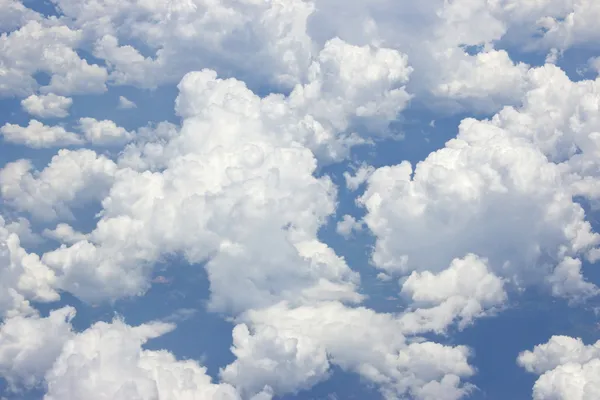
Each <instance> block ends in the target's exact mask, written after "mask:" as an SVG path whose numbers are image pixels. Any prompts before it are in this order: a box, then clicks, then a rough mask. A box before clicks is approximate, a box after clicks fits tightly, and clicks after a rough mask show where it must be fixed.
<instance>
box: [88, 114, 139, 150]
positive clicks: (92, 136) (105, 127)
mask: <svg viewBox="0 0 600 400" xmlns="http://www.w3.org/2000/svg"><path fill="white" fill-rule="evenodd" d="M79 129H80V130H81V132H82V133H83V135H84V136H85V138H86V139H87V141H88V142H90V143H91V144H92V145H100V146H107V145H119V144H121V145H122V144H125V143H127V142H129V141H130V140H131V139H132V138H133V133H131V132H128V131H127V130H125V129H124V128H121V127H120V126H117V124H115V123H114V122H113V121H110V120H104V121H98V120H96V119H94V118H80V119H79Z"/></svg>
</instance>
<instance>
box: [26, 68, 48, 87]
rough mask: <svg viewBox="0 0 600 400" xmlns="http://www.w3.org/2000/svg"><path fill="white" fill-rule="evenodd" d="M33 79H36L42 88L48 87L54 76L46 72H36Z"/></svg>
mask: <svg viewBox="0 0 600 400" xmlns="http://www.w3.org/2000/svg"><path fill="white" fill-rule="evenodd" d="M31 77H32V78H33V79H35V81H36V82H37V84H38V85H40V86H48V85H49V84H50V80H51V79H52V75H50V74H49V73H47V72H45V71H38V72H35V73H34V74H33V75H32V76H31Z"/></svg>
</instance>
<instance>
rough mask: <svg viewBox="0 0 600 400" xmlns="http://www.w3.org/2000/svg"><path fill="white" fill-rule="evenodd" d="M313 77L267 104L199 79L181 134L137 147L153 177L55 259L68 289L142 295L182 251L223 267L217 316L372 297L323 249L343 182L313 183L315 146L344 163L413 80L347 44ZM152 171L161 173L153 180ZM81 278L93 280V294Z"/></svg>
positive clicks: (187, 90)
mask: <svg viewBox="0 0 600 400" xmlns="http://www.w3.org/2000/svg"><path fill="white" fill-rule="evenodd" d="M346 58H348V60H346ZM353 58H356V59H357V60H358V61H357V63H356V65H354V66H353V64H352V62H351V60H352V59H353ZM369 62H371V68H372V73H370V74H369V75H368V76H366V77H361V76H360V74H359V73H360V69H359V68H358V67H360V66H361V65H363V64H365V65H366V64H368V63H369ZM313 70H314V73H313V78H311V83H309V84H308V85H306V86H297V87H296V88H295V89H294V91H293V92H292V93H291V94H290V96H289V97H283V96H281V95H270V96H268V97H266V98H262V99H261V98H259V97H258V96H256V95H255V94H254V93H252V92H251V91H250V90H248V89H247V88H246V87H245V85H244V84H243V83H242V82H239V81H237V80H234V79H228V80H220V79H217V77H216V74H215V73H214V72H213V71H206V70H205V71H202V72H194V73H190V74H188V75H187V76H186V77H185V78H184V79H183V80H182V82H181V83H180V85H179V90H180V94H179V96H178V98H177V101H176V110H177V112H178V114H179V115H180V116H182V117H183V118H184V121H183V124H182V128H181V131H180V132H177V131H175V130H174V129H173V128H172V127H171V126H168V125H166V126H165V127H163V128H160V129H159V130H156V131H155V132H154V133H148V134H146V136H147V138H142V139H141V142H140V143H137V144H134V145H133V146H130V147H128V150H127V151H126V152H125V157H126V160H127V161H126V162H125V164H124V165H132V163H134V164H135V165H137V166H139V167H140V170H139V172H137V171H133V170H131V169H128V168H123V169H122V170H120V171H119V173H117V174H115V178H116V180H115V182H114V184H113V185H112V187H111V189H110V192H109V193H108V196H107V197H106V198H105V199H104V200H103V202H102V205H103V208H104V210H103V212H102V218H101V219H100V221H99V223H98V225H97V227H96V229H95V230H94V231H92V232H91V233H90V235H89V241H80V242H77V243H75V244H73V245H72V246H71V247H66V248H60V249H57V250H55V251H52V252H48V253H47V254H46V255H44V260H45V261H46V262H48V263H49V264H50V265H52V266H53V267H54V268H56V269H57V270H59V271H64V275H63V276H62V278H61V287H62V288H63V289H66V290H70V291H73V292H74V293H75V294H76V295H78V296H83V297H84V298H86V299H90V300H91V299H94V300H96V299H99V298H105V297H107V296H108V297H110V298H112V297H113V296H117V297H119V296H123V295H130V294H138V293H141V292H143V291H144V290H145V288H147V287H148V284H149V282H148V280H149V273H150V271H151V267H152V264H153V263H154V262H156V260H157V259H158V258H159V257H160V255H161V254H165V253H170V252H181V253H183V254H184V255H185V256H186V258H187V259H188V261H190V262H192V263H197V262H201V261H204V260H206V259H207V258H208V257H209V255H210V256H211V259H210V261H209V262H208V264H207V267H206V268H207V270H208V273H209V276H210V279H211V292H212V301H211V304H212V307H213V308H215V309H219V310H230V311H233V312H239V311H240V309H241V310H245V309H247V308H248V307H252V306H255V307H258V306H265V305H269V304H272V303H273V302H275V301H279V300H281V297H282V296H283V297H284V298H287V299H290V300H291V299H296V301H301V300H302V299H306V298H313V299H321V300H326V299H344V300H349V301H357V300H358V299H360V296H359V295H358V294H356V293H355V291H354V288H355V285H356V284H357V282H358V280H357V279H358V277H357V275H356V274H355V273H353V272H352V271H351V270H350V269H349V268H348V267H347V265H346V264H345V262H344V261H343V260H342V259H340V258H339V257H337V256H336V255H335V254H334V253H333V251H332V250H331V249H329V248H328V247H327V246H325V245H323V244H322V243H321V242H319V241H317V240H316V234H317V230H318V228H319V226H321V225H322V224H323V223H324V222H325V219H326V217H327V216H328V215H330V214H331V213H332V212H333V209H334V206H335V189H334V187H333V185H332V183H331V181H330V179H329V178H326V177H323V178H315V177H314V176H313V173H314V171H315V168H316V160H315V158H314V156H313V154H312V153H311V151H310V150H309V148H312V149H314V151H315V152H317V154H322V156H323V158H324V159H326V160H330V159H337V158H339V157H340V156H342V155H343V154H345V152H347V150H348V146H350V145H351V144H352V143H353V141H354V139H349V138H348V137H347V136H346V132H345V131H346V130H347V129H349V127H350V126H351V124H353V123H354V121H363V122H366V123H374V124H376V123H377V121H385V120H386V119H387V118H393V117H395V113H396V111H394V110H395V107H402V106H403V105H404V102H405V100H406V94H405V93H404V92H403V90H402V89H401V88H400V87H399V86H398V85H401V84H402V82H403V81H404V79H406V76H407V74H408V72H409V69H407V67H406V64H405V60H404V58H403V57H402V56H401V55H399V54H398V53H396V52H393V51H388V50H385V49H373V48H369V47H363V48H359V47H353V46H348V45H345V44H344V43H342V42H340V41H334V42H332V43H331V44H330V45H329V46H328V47H327V48H326V51H324V52H323V53H322V54H321V55H320V57H319V58H318V61H317V62H315V63H314V64H313ZM338 73H339V74H338ZM357 74H359V75H358V77H356V78H355V76H357ZM397 86H398V87H399V88H398V89H390V88H395V87H397ZM315 96H316V97H315ZM340 96H343V98H344V100H343V101H337V100H336V99H338V97H340ZM313 98H317V99H320V100H318V101H320V103H319V104H320V105H321V107H315V106H314V105H313V104H312V99H313ZM375 104H381V107H375V106H374V105H375ZM363 106H366V107H367V108H369V107H371V108H372V110H371V111H366V110H367V109H366V108H364V107H363ZM361 107H362V108H361ZM373 107H374V108H373ZM363 108H364V109H363ZM303 145H304V146H307V147H308V148H307V147H304V146H303ZM150 149H152V151H149V150H150ZM136 152H144V153H143V154H142V153H137V154H136ZM120 163H121V161H120ZM144 164H146V165H147V164H151V165H157V166H158V165H160V166H161V168H160V169H159V170H158V171H157V172H155V173H149V172H144V171H143V168H144ZM136 169H137V167H136ZM159 171H160V172H159ZM134 204H135V206H133V205H134ZM190 213H192V214H193V215H198V216H200V217H199V218H193V219H190V218H189V215H190ZM231 218H235V219H236V220H237V221H238V222H237V223H236V224H231V222H230V221H231ZM286 227H287V228H286ZM257 232H261V233H260V234H258V233H257ZM240 264H243V265H247V266H248V268H244V269H243V270H239V268H238V265H240ZM117 265H118V269H117ZM317 265H319V267H318V268H317ZM104 268H109V269H111V270H113V269H114V273H115V274H117V275H123V276H122V279H113V277H110V276H109V275H107V274H106V273H101V272H100V271H101V270H102V269H104ZM71 271H87V273H88V274H89V276H88V277H87V278H86V279H85V281H86V282H87V284H86V285H83V284H82V283H81V282H80V279H81V278H82V277H80V276H75V275H73V276H72V275H71V274H72V272H71ZM231 277H235V279H234V280H232V279H231ZM106 279H109V280H110V281H106ZM249 282H250V283H251V284H249ZM242 286H243V288H244V289H243V290H241V289H242ZM273 287H276V288H277V289H276V290H275V291H273Z"/></svg>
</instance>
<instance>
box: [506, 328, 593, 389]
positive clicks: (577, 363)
mask: <svg viewBox="0 0 600 400" xmlns="http://www.w3.org/2000/svg"><path fill="white" fill-rule="evenodd" d="M517 361H518V363H519V365H520V366H522V367H523V368H525V369H526V370H527V371H528V372H531V373H534V374H536V375H540V377H539V378H538V379H537V381H536V382H535V385H534V386H533V398H534V399H536V400H538V399H549V398H553V399H564V400H588V399H590V400H591V399H594V398H597V397H598V396H599V395H600V381H599V380H598V371H599V369H600V342H597V343H595V344H593V345H585V344H584V343H583V342H582V340H581V339H576V338H572V337H569V336H552V338H550V340H549V341H548V342H547V343H544V344H539V345H537V346H535V347H534V349H533V351H530V350H528V351H524V352H522V353H521V354H519V358H518V360H517Z"/></svg>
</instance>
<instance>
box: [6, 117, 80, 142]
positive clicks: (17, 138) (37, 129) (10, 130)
mask: <svg viewBox="0 0 600 400" xmlns="http://www.w3.org/2000/svg"><path fill="white" fill-rule="evenodd" d="M0 133H1V134H2V136H3V138H4V140H5V141H6V142H9V143H15V144H22V145H25V146H27V147H32V148H34V149H40V148H45V147H60V146H77V145H81V144H83V143H84V141H83V140H82V138H81V137H80V136H79V135H77V134H75V133H71V132H68V131H66V130H65V128H63V127H62V126H47V125H44V124H43V123H41V122H40V121H38V120H35V119H32V120H30V121H29V125H27V126H19V125H14V124H9V123H7V124H5V125H4V126H2V127H1V128H0Z"/></svg>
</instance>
